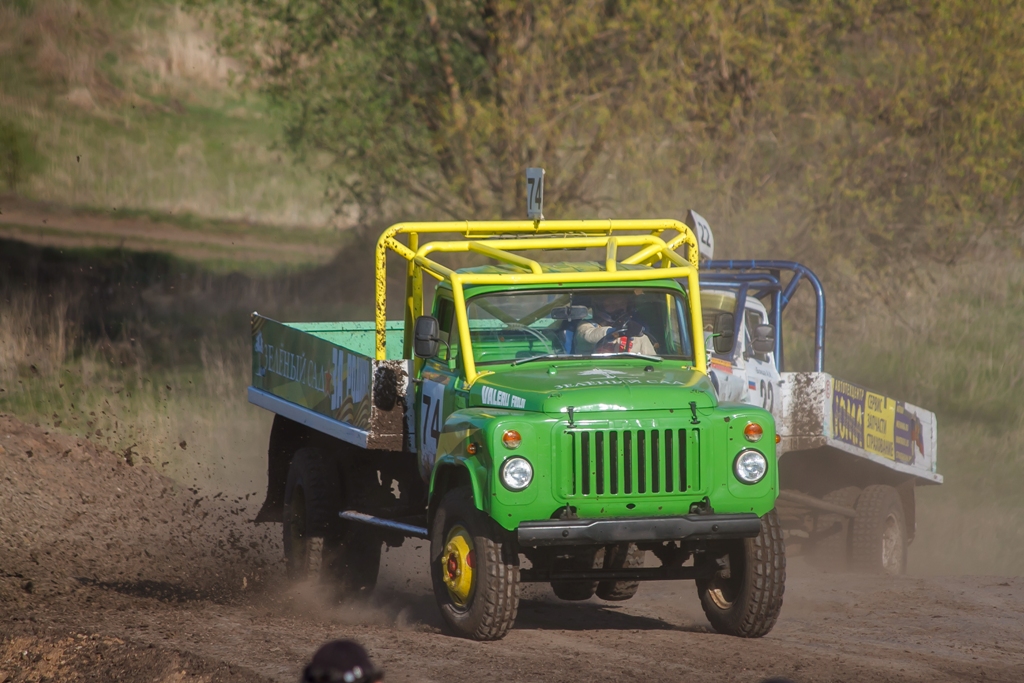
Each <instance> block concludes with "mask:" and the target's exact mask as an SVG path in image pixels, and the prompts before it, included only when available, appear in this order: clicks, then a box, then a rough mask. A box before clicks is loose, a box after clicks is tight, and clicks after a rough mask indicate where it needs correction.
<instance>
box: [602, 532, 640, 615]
mask: <svg viewBox="0 0 1024 683" xmlns="http://www.w3.org/2000/svg"><path fill="white" fill-rule="evenodd" d="M643 566H644V551H642V550H640V549H639V548H637V547H636V544H635V543H618V544H616V545H610V546H608V547H607V548H605V550H604V568H605V569H639V568H640V567H643ZM639 588H640V582H639V581H602V582H601V583H599V584H597V597H599V598H601V599H602V600H609V601H619V600H629V599H630V598H631V597H633V596H634V595H636V591H637V589H639Z"/></svg>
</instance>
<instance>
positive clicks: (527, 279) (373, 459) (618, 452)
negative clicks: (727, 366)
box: [249, 218, 786, 640]
mask: <svg viewBox="0 0 1024 683" xmlns="http://www.w3.org/2000/svg"><path fill="white" fill-rule="evenodd" d="M568 250H574V251H575V252H576V253H573V251H568ZM578 250H589V251H588V252H587V253H588V254H599V255H600V256H599V257H598V258H597V259H596V260H593V261H581V260H578ZM698 250H699V245H698V243H697V240H696V239H695V237H694V233H693V231H692V230H691V229H690V227H688V226H687V225H685V224H683V223H681V222H678V221H674V220H632V221H608V220H594V221H544V220H541V219H539V218H538V219H537V220H529V221H500V222H448V223H404V224H399V225H395V226H392V227H391V228H389V229H388V230H386V231H385V232H384V233H383V234H382V235H381V237H380V240H379V242H378V245H377V250H376V265H377V273H376V275H377V283H376V299H377V300H376V316H375V320H373V321H369V322H347V323H280V322H276V321H274V320H271V319H269V318H266V317H263V316H261V315H258V314H255V313H254V314H253V317H252V342H253V357H252V386H251V387H250V388H249V400H250V402H252V403H253V404H255V405H257V406H260V407H262V408H265V409H267V410H270V411H272V412H274V413H275V414H276V415H275V418H274V425H273V429H272V432H271V436H270V446H269V451H268V480H269V481H268V490H267V498H266V502H265V503H264V505H263V507H262V509H261V511H260V513H259V516H258V518H257V521H265V522H281V523H283V527H284V532H283V534H284V536H283V538H284V550H285V556H286V561H287V566H288V572H289V574H290V576H292V577H293V578H296V579H302V578H308V577H310V575H311V573H313V572H315V573H317V575H318V576H319V578H320V580H322V581H325V582H328V583H329V584H330V585H331V586H332V588H333V589H334V590H335V591H337V593H338V595H340V596H352V595H359V594H362V593H366V592H368V591H370V590H372V589H373V587H374V585H375V582H376V579H377V574H378V570H379V566H380V556H381V550H382V546H383V544H389V545H391V546H396V545H399V544H401V543H402V542H403V540H404V539H405V538H407V537H419V538H424V539H429V542H430V555H429V557H430V575H431V580H432V583H433V588H434V593H435V595H436V598H437V603H438V606H439V608H440V612H441V614H442V616H443V619H444V621H445V622H446V624H447V625H448V626H449V627H450V628H451V630H452V631H453V632H454V633H456V634H457V635H460V636H464V637H467V638H472V639H477V640H493V639H498V638H501V637H503V636H504V635H505V634H506V633H507V632H508V630H509V629H510V628H511V627H512V625H513V623H514V621H515V617H516V612H517V609H518V603H519V584H520V582H523V581H535V582H547V583H550V584H551V586H552V588H553V590H554V592H555V594H556V595H557V596H558V597H560V598H562V599H566V600H586V599H589V598H591V597H593V596H594V595H596V596H597V597H598V598H601V599H603V600H626V599H629V598H630V597H632V596H633V595H634V594H635V593H636V591H637V588H638V585H639V582H641V581H647V580H678V579H691V580H694V581H695V582H696V584H697V591H698V593H699V596H700V602H701V604H702V606H703V609H704V612H705V614H706V615H707V618H708V620H709V621H710V623H711V625H712V626H713V627H714V628H715V629H716V630H717V631H719V632H721V633H725V634H731V635H735V636H741V637H759V636H763V635H764V634H766V633H768V632H769V631H770V630H771V628H772V627H773V626H774V624H775V622H776V620H777V618H778V615H779V611H780V609H781V607H782V596H783V590H784V586H785V575H786V559H785V549H784V544H783V538H782V531H781V528H780V526H779V521H778V517H777V514H776V512H775V502H776V498H777V496H778V492H779V473H778V467H777V462H776V454H775V447H776V442H777V439H776V432H775V423H774V421H773V419H772V415H771V413H769V412H768V411H766V410H764V409H762V408H760V407H757V406H752V405H748V404H741V403H732V404H727V403H721V402H719V401H718V399H717V398H716V396H715V389H714V387H713V386H712V384H711V382H710V381H709V379H708V374H707V371H708V368H707V357H706V354H705V349H704V338H703V333H702V317H701V308H700V291H699V282H698V278H697V260H698ZM677 252H681V253H677ZM566 253H568V254H569V255H571V256H576V257H577V258H576V259H574V260H571V261H569V260H554V259H556V258H559V257H560V255H562V254H566ZM389 254H397V255H398V256H399V257H401V258H402V259H403V260H404V273H403V274H404V277H405V285H406V296H405V306H404V308H405V316H404V320H402V321H388V320H387V319H386V310H387V306H386V304H387V302H386V285H387V272H386V263H387V257H388V255H389ZM458 254H475V255H477V256H479V257H486V259H489V260H490V263H491V265H484V266H477V267H471V268H461V269H459V268H453V267H450V266H448V265H445V263H446V262H451V260H452V257H453V255H458ZM462 260H463V261H465V259H464V258H463V259H462ZM424 275H426V276H429V277H431V278H433V279H434V280H436V281H437V284H436V289H435V290H434V292H433V296H432V304H431V305H430V308H429V309H425V293H426V292H425V287H424V282H423V279H424ZM654 560H657V566H650V565H651V564H653V562H654Z"/></svg>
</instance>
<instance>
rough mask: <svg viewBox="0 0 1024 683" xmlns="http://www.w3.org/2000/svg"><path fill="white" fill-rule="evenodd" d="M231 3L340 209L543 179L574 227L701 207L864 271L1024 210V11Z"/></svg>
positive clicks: (607, 2) (512, 192) (923, 252)
mask: <svg viewBox="0 0 1024 683" xmlns="http://www.w3.org/2000/svg"><path fill="white" fill-rule="evenodd" d="M218 6H219V8H220V18H221V22H222V23H221V27H222V29H223V35H224V36H225V40H226V44H227V45H228V46H229V47H231V48H232V49H234V50H236V51H237V52H239V53H241V54H244V55H247V56H248V57H249V58H250V63H251V65H252V66H253V67H254V69H255V71H254V73H256V74H258V75H257V76H256V80H257V81H258V82H260V83H261V84H262V85H263V86H264V87H265V88H266V90H267V91H269V92H271V93H273V94H274V95H275V96H276V97H277V99H278V101H279V102H281V103H282V104H283V105H284V106H285V107H286V108H287V111H288V121H289V126H288V131H289V135H288V139H289V141H290V142H291V145H292V147H293V148H294V149H295V150H296V151H298V152H299V153H303V154H308V153H311V152H314V151H316V152H318V153H322V154H327V155H329V156H330V158H331V160H332V164H331V170H332V178H331V187H332V188H333V189H334V190H335V191H336V196H335V201H336V202H337V203H339V204H344V203H346V202H353V201H354V202H357V203H358V204H359V205H360V207H361V208H363V209H364V210H366V209H379V210H382V211H384V212H385V213H387V212H395V211H401V212H403V213H406V214H407V213H408V212H409V211H411V210H424V209H425V210H427V212H428V213H434V214H437V215H447V216H451V217H457V218H468V217H473V218H491V217H503V216H504V217H507V216H521V215H522V213H523V209H522V206H521V204H522V195H523V192H522V187H521V185H522V180H521V176H522V172H523V168H524V167H525V166H528V165H543V166H545V167H546V168H547V170H548V184H549V187H548V188H547V189H548V196H547V200H548V201H547V204H548V206H550V207H552V208H555V207H557V209H556V210H557V211H558V213H559V215H562V216H565V215H586V216H593V215H594V214H595V213H600V212H602V211H603V212H605V213H607V212H608V211H609V210H613V211H614V212H616V213H619V214H625V213H649V212H651V211H652V209H653V210H655V211H656V212H657V213H668V212H680V211H681V210H683V209H685V208H687V204H689V205H692V206H698V207H700V208H701V209H702V210H703V211H704V213H705V214H706V215H709V216H710V217H711V218H712V222H713V224H722V223H723V222H725V223H727V224H729V225H730V226H731V227H735V228H736V229H737V230H738V231H739V232H740V233H742V234H743V236H747V235H749V236H750V237H752V238H753V239H754V240H755V241H757V242H758V243H759V244H760V246H762V247H766V248H772V247H776V248H779V247H781V248H782V250H783V251H784V252H785V253H787V254H788V255H792V256H796V257H800V258H805V259H808V260H811V261H812V262H815V263H816V264H817V265H819V266H821V265H824V264H836V263H839V264H840V265H841V264H843V263H846V264H848V265H849V266H850V267H851V268H853V269H855V270H858V271H863V270H864V269H867V268H872V269H876V268H878V267H879V266H890V267H891V269H892V270H899V269H900V268H901V267H902V265H901V264H905V263H906V262H908V261H910V262H920V261H921V260H940V261H950V260H955V259H956V258H958V257H959V255H960V254H961V253H962V252H963V250H964V249H965V248H968V247H970V246H971V245H973V244H974V243H976V242H977V241H978V240H979V239H981V237H982V236H984V235H986V234H989V233H993V234H994V233H998V232H999V231H1009V230H1012V229H1013V228H1014V227H1015V226H1018V225H1019V224H1020V221H1021V215H1022V210H1024V205H1022V204H1021V201H1020V198H1019V195H1020V192H1019V184H1020V176H1021V168H1022V162H1024V133H1022V131H1024V113H1022V112H1024V7H1022V6H1021V5H1019V4H1018V3H1013V2H1009V1H997V2H993V3H984V4H978V3H967V2H963V0H942V1H940V2H937V3H933V4H931V5H929V6H927V7H919V6H917V5H908V4H904V3H893V2H889V1H882V0H862V1H858V2H853V3H839V4H837V3H832V2H827V1H825V0H814V1H811V2H796V1H785V0H757V1H755V2H720V1H718V0H714V1H712V0H687V1H686V2H668V1H662V0H600V1H598V0H573V1H569V2H559V3H536V2H525V3H524V2H515V1H512V0H467V1H466V2H459V3H451V2H439V3H435V2H434V0H422V1H420V2H404V1H399V0H357V1H353V2H348V3H320V2H314V1H313V0H259V1H258V2H247V3H244V4H240V5H239V4H235V3H234V0H220V2H219V5H218ZM666 209H667V211H666ZM766 224H767V225H769V226H771V229H768V230H766V229H765V225H766ZM744 231H746V232H745V233H744Z"/></svg>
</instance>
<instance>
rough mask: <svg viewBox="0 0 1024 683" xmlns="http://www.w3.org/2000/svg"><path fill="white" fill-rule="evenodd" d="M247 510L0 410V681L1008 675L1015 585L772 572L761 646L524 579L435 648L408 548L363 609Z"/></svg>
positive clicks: (655, 603) (648, 587)
mask: <svg viewBox="0 0 1024 683" xmlns="http://www.w3.org/2000/svg"><path fill="white" fill-rule="evenodd" d="M256 502H257V501H256V500H255V498H252V499H250V500H248V501H247V500H245V499H244V498H232V499H230V500H229V499H227V498H226V497H225V496H219V497H216V498H214V497H213V496H210V495H208V494H207V493H206V492H200V493H199V494H196V493H194V492H193V491H188V490H184V489H182V488H180V487H179V486H177V485H175V484H174V483H173V482H171V481H170V480H168V479H166V478H164V477H162V476H161V475H159V474H158V473H156V472H155V471H153V470H152V469H150V468H149V466H148V465H146V464H144V463H140V462H137V461H134V460H133V465H131V466H130V465H129V464H128V463H126V462H125V459H124V457H122V456H118V455H115V454H113V453H110V452H108V451H104V450H102V449H98V448H96V447H94V446H93V445H92V444H90V443H89V442H87V441H84V440H80V439H75V438H74V437H69V436H66V435H57V434H46V433H44V432H43V431H42V430H41V429H39V428H35V427H30V426H27V425H24V424H22V423H20V422H18V421H16V420H14V419H11V418H3V417H0V682H2V683H16V682H21V681H43V680H51V681H77V680H97V681H99V680H124V681H140V682H142V681H145V682H146V683H150V682H153V681H176V682H177V681H254V680H265V681H295V680H297V678H298V673H299V670H300V667H301V665H302V663H303V660H304V659H305V658H307V657H308V656H309V655H310V654H311V653H312V651H313V650H314V649H315V648H316V647H317V645H319V644H320V643H321V642H323V641H325V640H327V639H329V638H335V637H354V638H356V639H358V640H359V641H361V642H363V643H364V644H365V645H366V646H367V648H368V649H369V650H370V652H371V655H372V656H373V657H374V658H375V659H376V660H377V661H378V662H379V663H381V664H382V665H383V666H384V668H385V670H386V671H387V680H388V681H390V682H392V683H394V682H401V681H445V683H458V682H460V681H479V680H488V681H502V680H530V681H533V680H543V681H588V682H589V681H623V680H650V681H680V680H692V681H758V680H760V679H761V678H763V677H764V676H767V675H785V676H789V677H791V678H792V679H794V680H796V681H947V680H949V681H976V680H991V681H1020V680H1024V640H1022V637H1021V634H1022V633H1024V579H1021V578H1011V579H1006V578H998V577H950V578H932V579H915V578H901V579H887V580H879V579H872V578H868V577H862V576H852V575H826V574H820V573H817V572H815V571H813V570H811V569H809V568H807V567H805V566H804V565H803V564H802V563H801V562H800V561H799V559H796V560H793V561H791V563H790V578H789V581H788V584H787V589H786V600H785V605H784V607H783V612H782V617H781V619H780V621H779V623H778V625H777V626H776V628H775V630H774V631H772V633H771V634H769V635H768V636H767V637H766V638H763V639H760V640H754V641H749V640H740V639H736V638H729V637H725V636H720V635H717V634H714V633H712V632H711V631H710V629H709V627H708V625H707V622H706V621H705V619H704V617H703V615H702V614H701V611H700V606H699V604H698V602H697V600H696V596H695V592H694V589H693V586H692V584H689V583H649V584H645V585H643V586H642V587H641V589H640V593H639V594H638V595H637V597H636V598H635V599H634V600H632V601H629V602H626V603H620V604H615V605H613V604H610V603H602V602H600V601H597V600H596V599H595V600H591V601H588V602H585V603H563V602H560V601H558V600H556V599H555V598H554V597H553V595H552V594H551V592H550V590H549V589H547V588H546V587H544V586H537V585H527V586H526V587H525V588H524V599H523V601H522V603H521V607H520V614H519V619H518V621H517V622H516V627H515V629H514V630H513V631H512V632H511V633H510V634H509V636H508V637H507V638H505V639H504V640H503V641H501V642H498V643H473V642H467V641H463V640H458V639H455V638H452V637H449V636H447V635H445V634H444V633H443V631H442V629H441V623H440V618H439V616H438V614H437V611H436V608H435V606H434V602H433V598H432V596H431V595H430V593H429V587H428V581H427V579H426V578H425V574H424V570H425V568H426V561H425V547H424V544H423V543H422V542H419V541H414V542H408V543H407V544H406V545H405V546H404V547H402V548H400V549H393V550H391V551H390V552H389V553H387V554H386V555H385V556H384V558H385V567H384V569H383V571H382V576H381V582H380V586H379V588H378V591H377V593H376V594H375V595H374V596H373V598H372V599H371V600H369V601H368V602H367V603H364V604H360V605H353V606H346V607H330V606H326V605H324V604H323V601H322V600H319V599H318V595H317V592H316V590H315V589H312V588H306V589H296V588H290V587H288V586H286V585H285V583H284V581H283V579H282V576H281V563H280V561H279V560H278V556H279V547H278V540H277V537H278V535H279V528H278V527H276V526H267V527H260V526H256V525H253V524H251V523H249V522H248V521H247V520H249V519H251V518H252V514H253V512H254V508H255V506H256Z"/></svg>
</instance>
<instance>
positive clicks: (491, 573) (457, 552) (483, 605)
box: [430, 487, 519, 640]
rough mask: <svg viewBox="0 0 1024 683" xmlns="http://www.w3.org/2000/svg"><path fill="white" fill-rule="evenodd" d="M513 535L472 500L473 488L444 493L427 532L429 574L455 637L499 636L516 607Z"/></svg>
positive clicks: (516, 560) (511, 620) (516, 559)
mask: <svg viewBox="0 0 1024 683" xmlns="http://www.w3.org/2000/svg"><path fill="white" fill-rule="evenodd" d="M511 541H512V539H511V537H510V536H509V535H508V533H507V532H505V531H504V530H503V529H501V528H500V527H498V525H497V524H496V523H495V522H494V521H493V520H492V519H491V518H490V517H488V516H487V515H486V514H484V513H483V512H481V511H480V510H478V509H477V507H476V505H475V504H474V503H473V494H472V490H471V489H470V488H469V487H459V488H457V489H453V490H452V491H449V492H448V493H447V494H445V496H444V498H442V499H441V504H440V505H439V506H438V508H437V513H436V514H435V515H434V522H433V524H432V525H431V533H430V577H431V580H432V582H433V586H434V597H435V598H436V599H437V606H438V608H439V609H440V610H441V617H442V618H443V619H444V621H445V623H446V624H448V627H449V628H450V629H451V630H452V631H453V632H454V633H455V634H456V635H458V636H461V637H463V638H471V639H473V640H498V639H499V638H502V637H504V636H505V634H506V633H508V631H509V629H511V628H512V624H513V623H515V620H516V613H517V612H518V610H519V556H518V555H517V554H516V552H515V549H514V548H513V543H512V542H511Z"/></svg>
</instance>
